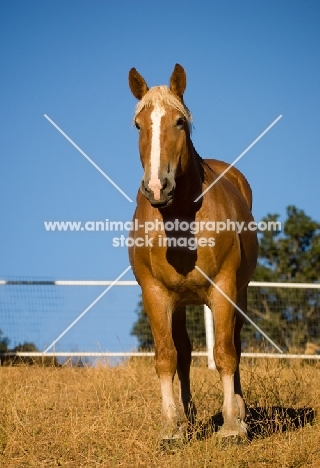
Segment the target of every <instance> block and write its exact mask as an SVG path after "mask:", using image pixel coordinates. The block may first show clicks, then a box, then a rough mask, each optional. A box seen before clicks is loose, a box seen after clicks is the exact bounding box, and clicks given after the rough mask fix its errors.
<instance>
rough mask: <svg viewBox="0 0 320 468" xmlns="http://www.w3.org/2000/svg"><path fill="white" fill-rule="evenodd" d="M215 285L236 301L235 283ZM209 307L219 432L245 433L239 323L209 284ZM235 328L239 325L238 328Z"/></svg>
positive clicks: (230, 308) (221, 296)
mask: <svg viewBox="0 0 320 468" xmlns="http://www.w3.org/2000/svg"><path fill="white" fill-rule="evenodd" d="M217 285H218V286H219V287H220V289H222V291H223V292H224V293H225V294H226V295H227V296H228V298H229V299H231V300H232V301H233V302H236V301H237V294H236V288H235V283H231V282H230V283H227V282H225V281H223V282H222V281H221V282H220V283H219V282H217ZM210 303H211V308H212V310H213V311H214V322H215V345H214V360H215V363H216V367H217V369H218V371H219V373H220V378H221V381H222V385H223V407H222V415H223V421H224V422H223V426H222V428H221V430H220V435H221V436H223V437H227V436H242V437H244V436H246V435H247V429H246V424H245V413H246V410H245V403H244V400H243V397H242V392H241V387H240V377H239V360H240V350H239V349H236V347H235V340H234V337H235V331H236V335H237V337H236V344H237V348H238V346H239V333H240V329H241V324H240V323H238V321H237V319H236V313H235V310H234V306H233V305H232V304H231V302H230V301H229V300H228V299H226V298H225V297H224V296H223V295H222V294H221V292H219V291H218V290H217V289H216V288H213V289H212V291H211V294H210ZM238 328H239V329H238Z"/></svg>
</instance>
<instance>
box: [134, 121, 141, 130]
mask: <svg viewBox="0 0 320 468" xmlns="http://www.w3.org/2000/svg"><path fill="white" fill-rule="evenodd" d="M134 124H135V126H136V128H137V129H138V130H140V125H139V124H138V122H135V123H134Z"/></svg>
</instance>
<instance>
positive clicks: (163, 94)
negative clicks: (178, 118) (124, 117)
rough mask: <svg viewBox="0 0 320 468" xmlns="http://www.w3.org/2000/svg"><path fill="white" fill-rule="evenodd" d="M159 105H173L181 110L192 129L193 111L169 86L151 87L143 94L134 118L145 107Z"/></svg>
mask: <svg viewBox="0 0 320 468" xmlns="http://www.w3.org/2000/svg"><path fill="white" fill-rule="evenodd" d="M157 105H158V106H162V105H163V106H165V105H166V106H169V107H173V108H174V109H176V110H177V111H179V112H181V114H182V115H183V116H184V118H185V119H186V121H187V122H188V124H189V127H190V129H191V123H192V116H191V112H190V111H189V109H188V108H187V106H186V105H185V104H184V102H183V101H180V99H178V98H177V97H176V96H175V95H174V94H173V93H172V92H171V91H170V89H169V88H168V87H167V86H154V87H153V88H151V89H149V91H148V92H147V93H146V94H145V95H144V96H143V98H142V99H141V101H139V102H138V104H137V106H136V109H135V114H134V119H135V118H136V116H137V115H138V114H139V112H141V111H142V110H143V109H144V108H145V107H151V106H157Z"/></svg>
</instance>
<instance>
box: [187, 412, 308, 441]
mask: <svg viewBox="0 0 320 468" xmlns="http://www.w3.org/2000/svg"><path fill="white" fill-rule="evenodd" d="M314 419H315V411H314V410H313V409H312V408H297V409H295V408H286V407H282V406H272V407H270V408H262V407H251V408H248V410H247V419H246V423H247V425H248V440H249V441H251V440H253V439H255V438H265V437H270V436H271V435H272V434H275V433H281V432H286V431H292V430H295V429H299V428H302V427H304V426H305V425H306V424H312V423H313V422H314ZM222 425H223V416H222V413H221V412H219V413H217V414H216V415H214V416H212V417H211V418H210V419H209V421H206V422H203V423H201V422H199V423H198V428H197V430H196V434H194V435H195V436H196V438H197V439H198V440H202V439H205V438H208V437H210V436H212V434H213V433H215V432H218V431H219V429H220V428H221V426H222Z"/></svg>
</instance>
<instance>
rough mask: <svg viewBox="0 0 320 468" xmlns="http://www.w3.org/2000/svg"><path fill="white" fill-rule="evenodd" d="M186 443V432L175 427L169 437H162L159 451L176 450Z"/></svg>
mask: <svg viewBox="0 0 320 468" xmlns="http://www.w3.org/2000/svg"><path fill="white" fill-rule="evenodd" d="M187 442H188V436H187V432H186V431H185V429H184V428H183V427H182V426H179V427H177V429H176V430H175V431H174V432H173V433H172V434H170V435H165V436H163V437H162V440H161V443H160V448H161V450H166V451H170V450H177V449H179V448H181V447H182V446H183V445H184V444H186V443H187Z"/></svg>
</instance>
